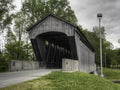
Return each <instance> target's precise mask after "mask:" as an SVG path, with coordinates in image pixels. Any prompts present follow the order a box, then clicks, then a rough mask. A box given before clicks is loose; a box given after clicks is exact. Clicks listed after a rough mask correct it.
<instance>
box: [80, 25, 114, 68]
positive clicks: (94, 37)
mask: <svg viewBox="0 0 120 90" xmlns="http://www.w3.org/2000/svg"><path fill="white" fill-rule="evenodd" d="M81 30H82V31H83V33H84V35H85V36H86V37H87V39H88V41H89V42H90V43H91V44H92V46H93V47H94V48H95V61H96V64H97V65H100V38H99V29H98V28H97V27H94V28H93V31H92V32H91V31H88V30H87V29H81ZM104 32H105V29H104V28H102V36H103V37H102V46H103V47H102V50H103V53H102V54H103V55H102V56H103V65H104V66H105V62H106V61H105V55H104V54H105V53H107V57H106V60H107V67H109V66H110V65H111V64H112V63H113V60H114V58H115V52H114V50H112V47H113V45H112V44H111V43H110V42H109V41H107V40H106V38H105V33H104ZM111 56H112V57H111Z"/></svg>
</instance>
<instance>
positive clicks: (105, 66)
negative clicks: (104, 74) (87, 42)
mask: <svg viewBox="0 0 120 90" xmlns="http://www.w3.org/2000/svg"><path fill="white" fill-rule="evenodd" d="M105 67H106V53H105Z"/></svg>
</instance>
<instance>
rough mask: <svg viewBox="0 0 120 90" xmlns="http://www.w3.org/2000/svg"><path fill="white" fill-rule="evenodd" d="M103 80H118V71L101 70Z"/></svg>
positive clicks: (119, 72) (119, 77)
mask: <svg viewBox="0 0 120 90" xmlns="http://www.w3.org/2000/svg"><path fill="white" fill-rule="evenodd" d="M103 72H104V75H105V78H107V79H109V80H120V69H118V70H115V69H107V68H104V69H103Z"/></svg>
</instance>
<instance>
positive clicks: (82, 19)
mask: <svg viewBox="0 0 120 90" xmlns="http://www.w3.org/2000/svg"><path fill="white" fill-rule="evenodd" d="M69 1H70V6H71V7H72V9H73V10H74V11H75V15H76V16H77V19H78V23H79V24H80V25H82V27H83V28H86V29H88V30H90V31H91V30H92V28H93V27H94V26H98V19H97V13H102V14H103V18H102V26H104V27H105V30H106V38H107V40H108V41H110V42H111V43H112V44H113V45H114V47H115V48H119V47H120V44H118V39H120V25H119V24H120V0H69ZM20 2H21V0H16V2H15V5H17V6H18V7H17V8H16V9H17V10H19V8H20V6H21V5H20Z"/></svg>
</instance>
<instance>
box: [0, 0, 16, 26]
mask: <svg viewBox="0 0 120 90" xmlns="http://www.w3.org/2000/svg"><path fill="white" fill-rule="evenodd" d="M12 2H13V0H0V25H1V26H2V27H6V26H7V25H9V24H11V21H12V17H13V14H11V13H10V11H11V10H13V9H14V5H13V4H12Z"/></svg>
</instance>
